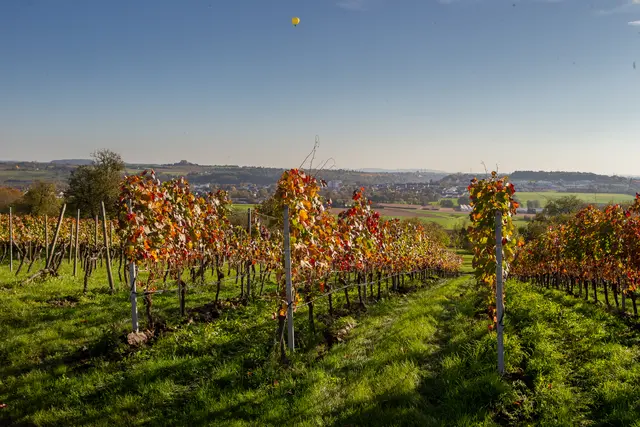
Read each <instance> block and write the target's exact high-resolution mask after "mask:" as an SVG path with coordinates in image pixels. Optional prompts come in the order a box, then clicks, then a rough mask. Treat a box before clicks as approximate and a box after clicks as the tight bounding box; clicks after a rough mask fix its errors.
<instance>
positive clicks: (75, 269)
mask: <svg viewBox="0 0 640 427" xmlns="http://www.w3.org/2000/svg"><path fill="white" fill-rule="evenodd" d="M79 242H80V209H78V213H77V215H76V244H75V248H74V252H73V277H76V274H77V273H78V243H79Z"/></svg>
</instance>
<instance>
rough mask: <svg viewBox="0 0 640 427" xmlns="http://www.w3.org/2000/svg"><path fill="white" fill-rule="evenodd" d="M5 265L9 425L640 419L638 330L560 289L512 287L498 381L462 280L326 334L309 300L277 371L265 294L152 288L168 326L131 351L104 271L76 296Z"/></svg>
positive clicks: (2, 381) (125, 308)
mask: <svg viewBox="0 0 640 427" xmlns="http://www.w3.org/2000/svg"><path fill="white" fill-rule="evenodd" d="M465 259H466V261H469V257H468V256H466V257H465ZM466 269H467V271H468V266H467V267H466ZM0 271H2V273H0V274H1V276H0V283H1V284H2V287H1V288H0V294H1V296H2V297H1V299H0V301H1V303H2V310H0V326H1V327H2V330H3V340H2V341H1V342H0V360H1V361H2V364H1V365H0V403H2V404H6V407H4V408H3V409H0V424H1V425H37V426H59V425H74V426H84V425H91V426H102V425H104V426H108V425H134V424H135V425H138V424H145V425H217V426H219V425H238V426H242V425H281V424H285V423H286V424H289V425H309V426H310V425H381V426H382V425H421V426H430V425H434V426H435V425H487V426H490V425H531V424H540V425H562V426H566V425H630V426H638V425H640V423H639V421H638V420H640V340H639V336H640V334H639V333H638V331H637V330H635V331H634V330H633V329H631V328H629V327H628V325H627V324H625V323H624V321H623V320H620V319H619V318H618V317H615V316H613V315H611V314H608V313H607V312H605V311H604V310H602V309H601V308H599V307H597V306H593V305H591V304H589V303H584V302H582V301H581V300H579V299H576V298H573V297H567V296H565V295H563V294H562V293H560V292H557V291H545V292H540V291H536V290H534V289H533V288H531V287H530V286H529V285H523V284H520V283H516V282H510V283H509V284H508V286H507V303H506V304H507V307H508V316H507V320H506V322H507V323H506V337H507V338H506V364H507V372H508V375H507V376H506V377H505V378H503V379H501V378H500V376H499V375H498V374H497V373H496V370H495V352H496V348H495V334H492V333H487V321H486V317H485V316H486V315H485V314H484V311H483V310H482V308H481V307H482V306H483V302H482V298H483V295H482V294H481V293H480V292H479V291H478V290H477V288H476V287H475V285H474V282H473V280H472V278H471V276H468V275H463V276H461V277H459V278H457V279H446V280H439V281H437V282H429V283H428V284H427V285H426V286H425V285H420V286H419V287H418V288H415V289H416V290H415V291H410V292H408V293H405V294H392V295H390V296H389V297H385V298H383V300H382V301H380V302H378V303H375V304H374V303H371V304H369V306H368V310H367V311H366V312H363V311H360V310H356V311H353V310H352V311H350V312H348V313H347V312H344V313H343V315H342V316H341V317H338V318H335V319H333V320H332V321H330V318H329V317H327V316H326V306H319V307H318V312H319V313H318V319H322V321H321V322H319V323H322V325H319V326H321V327H320V328H319V329H320V330H319V331H318V332H317V333H316V334H312V333H311V332H310V331H309V329H308V327H307V325H306V322H305V320H306V310H301V312H298V313H297V314H296V323H297V325H298V326H297V328H299V329H298V330H297V334H298V335H297V337H298V340H299V345H300V347H299V349H298V351H297V352H296V353H295V354H293V355H290V364H289V365H288V366H283V365H282V364H281V363H280V362H279V361H278V357H277V352H276V351H275V350H274V345H273V333H274V330H275V322H274V321H273V320H271V311H272V310H273V307H270V306H269V304H267V303H266V302H265V301H263V300H260V299H257V300H256V301H255V302H254V303H252V304H250V305H249V306H247V307H244V306H237V307H235V306H228V307H227V308H226V309H225V310H223V312H222V314H221V316H220V317H219V318H216V319H208V321H203V320H202V319H199V318H197V316H195V315H193V316H191V317H192V319H193V320H192V321H186V320H180V319H179V317H178V316H177V300H176V296H175V295H174V294H173V295H172V294H164V295H158V296H157V297H156V299H155V302H154V309H155V310H156V312H157V313H159V314H160V317H162V318H164V319H165V320H166V321H167V323H166V326H165V327H164V329H163V333H162V334H160V335H159V336H158V337H157V338H155V340H153V341H152V342H151V343H150V344H148V345H145V346H143V347H142V348H139V349H132V348H130V347H129V346H128V345H127V344H125V343H124V342H123V340H122V339H123V336H124V333H125V332H126V331H127V328H128V326H129V320H128V315H129V305H128V294H127V293H126V292H125V291H124V290H123V289H122V287H121V288H120V291H119V292H118V293H117V294H116V295H109V294H108V293H107V287H106V285H105V283H104V273H102V272H98V273H100V274H98V273H96V275H95V276H94V277H93V279H92V282H91V286H90V290H91V292H89V293H88V294H87V295H82V292H81V287H82V285H81V280H80V279H78V280H74V279H72V278H70V277H68V275H66V276H65V277H64V278H60V279H51V280H49V281H47V282H45V283H42V284H28V285H17V284H16V283H15V280H14V279H13V278H12V277H11V276H10V275H9V274H8V272H7V270H6V268H3V269H2V270H0ZM236 289H237V288H236V287H235V286H231V285H229V286H227V287H225V288H224V289H223V293H224V294H225V295H224V296H225V297H233V296H235V295H236ZM196 291H202V290H200V289H198V290H196ZM210 300H211V293H206V292H204V293H200V294H195V293H194V294H190V295H189V296H188V299H187V301H188V303H187V305H188V307H191V308H194V307H198V306H202V305H203V304H204V303H206V302H208V301H210ZM334 303H335V304H336V306H337V305H338V304H339V305H340V306H342V304H343V303H344V300H340V299H338V300H337V301H335V302H334ZM323 313H324V314H323ZM324 325H329V326H324ZM328 337H333V338H331V339H329V338H328ZM336 337H340V339H339V340H338V341H337V340H336Z"/></svg>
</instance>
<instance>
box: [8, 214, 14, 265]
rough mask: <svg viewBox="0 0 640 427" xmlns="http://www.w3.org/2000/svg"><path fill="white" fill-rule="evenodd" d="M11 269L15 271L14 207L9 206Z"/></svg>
mask: <svg viewBox="0 0 640 427" xmlns="http://www.w3.org/2000/svg"><path fill="white" fill-rule="evenodd" d="M9 271H11V272H13V208H12V207H9Z"/></svg>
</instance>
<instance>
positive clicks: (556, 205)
mask: <svg viewBox="0 0 640 427" xmlns="http://www.w3.org/2000/svg"><path fill="white" fill-rule="evenodd" d="M584 206H585V203H584V202H583V201H582V200H580V199H578V198H577V197H576V196H574V195H571V196H564V197H559V198H557V199H555V200H549V201H548V202H547V205H546V206H545V207H544V211H543V213H544V214H545V215H546V216H551V217H553V216H559V215H570V214H572V213H576V212H578V211H579V210H580V209H582V208H583V207H584Z"/></svg>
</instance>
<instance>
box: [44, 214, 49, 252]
mask: <svg viewBox="0 0 640 427" xmlns="http://www.w3.org/2000/svg"><path fill="white" fill-rule="evenodd" d="M44 259H45V260H48V259H49V217H48V216H47V215H46V214H45V216H44ZM45 262H46V261H45Z"/></svg>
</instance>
